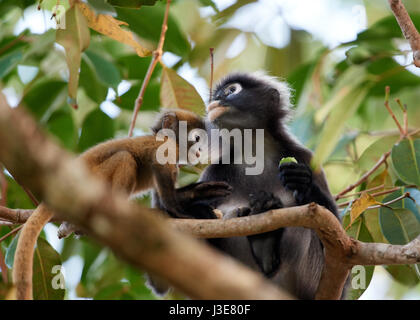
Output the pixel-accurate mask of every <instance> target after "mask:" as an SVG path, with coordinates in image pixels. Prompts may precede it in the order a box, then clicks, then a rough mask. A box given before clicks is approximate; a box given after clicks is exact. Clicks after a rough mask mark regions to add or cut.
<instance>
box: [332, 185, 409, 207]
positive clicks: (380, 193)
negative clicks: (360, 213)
mask: <svg viewBox="0 0 420 320" xmlns="http://www.w3.org/2000/svg"><path fill="white" fill-rule="evenodd" d="M416 187H417V186H415V185H409V186H403V187H394V188H391V189H388V190H384V191H380V192H376V193H372V194H371V196H372V197H379V196H383V195H384V194H390V193H393V192H395V191H398V190H401V188H416ZM363 192H368V190H363V191H360V193H363ZM352 201H354V200H350V201H346V202H342V203H340V204H339V205H338V206H339V207H340V208H342V207H346V206H347V205H349V204H350V202H352Z"/></svg>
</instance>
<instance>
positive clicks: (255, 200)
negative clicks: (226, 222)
mask: <svg viewBox="0 0 420 320" xmlns="http://www.w3.org/2000/svg"><path fill="white" fill-rule="evenodd" d="M249 204H250V207H251V212H250V214H251V215H254V214H258V213H262V212H265V211H268V210H271V209H279V208H283V203H282V202H281V200H280V199H279V198H277V197H275V196H274V195H273V194H272V193H271V192H266V191H259V192H258V193H257V194H250V202H249Z"/></svg>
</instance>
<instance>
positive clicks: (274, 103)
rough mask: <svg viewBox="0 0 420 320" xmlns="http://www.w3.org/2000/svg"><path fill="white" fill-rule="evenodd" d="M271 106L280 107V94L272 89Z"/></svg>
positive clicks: (270, 94)
mask: <svg viewBox="0 0 420 320" xmlns="http://www.w3.org/2000/svg"><path fill="white" fill-rule="evenodd" d="M269 97H270V105H271V106H275V107H277V106H279V105H280V93H279V91H278V90H277V89H274V88H271V89H270V91H269Z"/></svg>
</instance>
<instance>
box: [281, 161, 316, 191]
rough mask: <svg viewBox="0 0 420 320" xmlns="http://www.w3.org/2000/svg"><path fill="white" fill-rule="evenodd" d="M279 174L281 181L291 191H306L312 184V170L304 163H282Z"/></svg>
mask: <svg viewBox="0 0 420 320" xmlns="http://www.w3.org/2000/svg"><path fill="white" fill-rule="evenodd" d="M278 176H279V179H280V181H281V183H282V184H283V185H284V186H285V187H286V188H287V189H289V190H291V191H295V190H296V191H298V192H305V191H307V190H308V189H309V187H310V186H311V184H312V171H311V169H310V168H309V167H308V166H307V165H306V164H302V163H294V162H288V163H284V164H281V165H280V166H279V175H278Z"/></svg>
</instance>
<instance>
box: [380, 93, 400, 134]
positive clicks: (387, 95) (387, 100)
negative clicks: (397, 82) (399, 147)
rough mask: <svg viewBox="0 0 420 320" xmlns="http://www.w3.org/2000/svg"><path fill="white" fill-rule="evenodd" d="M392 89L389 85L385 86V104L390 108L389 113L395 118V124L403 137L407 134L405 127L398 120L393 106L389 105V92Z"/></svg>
mask: <svg viewBox="0 0 420 320" xmlns="http://www.w3.org/2000/svg"><path fill="white" fill-rule="evenodd" d="M390 90H391V89H390V87H389V86H386V87H385V103H384V104H385V107H386V109H387V110H388V112H389V114H390V115H391V117H392V119H394V121H395V124H396V125H397V127H398V130H399V131H400V135H401V137H404V136H405V133H404V129H403V128H402V127H401V125H400V122H399V121H398V120H397V117H396V116H395V114H394V112H393V111H392V109H391V107H390V106H389V93H390Z"/></svg>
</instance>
